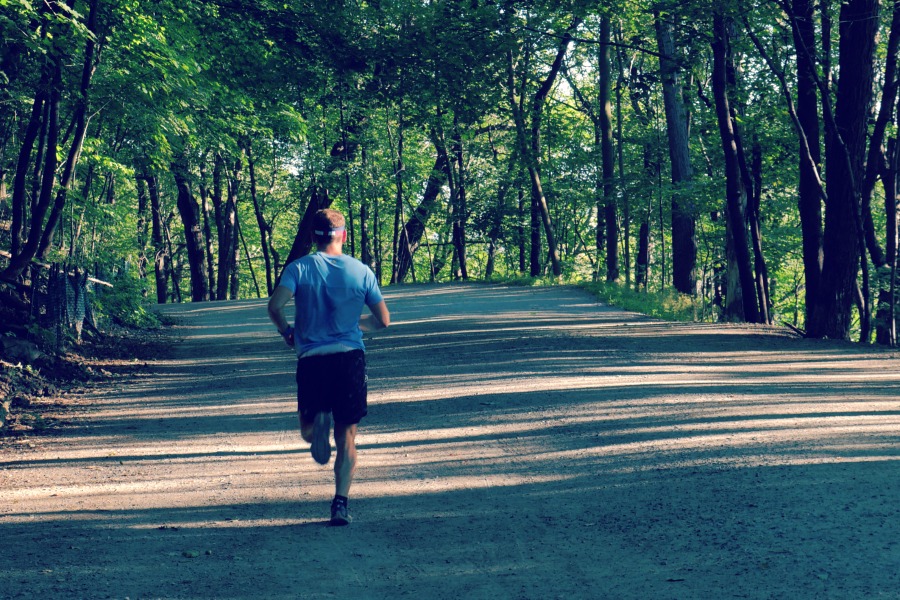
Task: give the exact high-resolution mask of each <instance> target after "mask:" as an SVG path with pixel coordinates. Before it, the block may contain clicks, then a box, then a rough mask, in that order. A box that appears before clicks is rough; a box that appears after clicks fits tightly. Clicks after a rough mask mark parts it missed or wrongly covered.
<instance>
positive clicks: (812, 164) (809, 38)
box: [791, 0, 824, 323]
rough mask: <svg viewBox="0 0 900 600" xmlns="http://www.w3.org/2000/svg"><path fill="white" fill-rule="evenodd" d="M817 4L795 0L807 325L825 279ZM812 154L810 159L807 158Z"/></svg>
mask: <svg viewBox="0 0 900 600" xmlns="http://www.w3.org/2000/svg"><path fill="white" fill-rule="evenodd" d="M814 2H815V0H792V3H791V10H792V12H793V14H792V15H791V17H792V22H793V23H794V27H793V35H794V45H795V46H796V48H797V52H796V56H797V119H798V121H799V123H800V126H801V127H802V129H803V133H804V135H805V137H806V143H803V142H801V144H800V146H801V147H800V153H801V156H800V166H799V185H798V190H797V203H798V206H799V209H800V231H801V233H802V236H803V273H804V277H805V279H806V292H805V294H806V322H807V323H808V322H809V318H810V315H811V313H812V308H813V307H814V306H815V303H816V299H817V297H818V289H819V281H820V279H821V277H822V261H823V259H824V255H823V250H822V194H821V182H820V181H819V175H818V172H817V168H818V167H819V165H820V163H821V161H822V158H821V152H820V150H819V145H820V143H821V142H820V136H819V101H818V92H817V86H816V64H815V61H814V59H813V57H814V56H815V50H816V23H815V18H814ZM807 152H808V153H809V155H810V156H809V157H807V156H804V154H806V153H807Z"/></svg>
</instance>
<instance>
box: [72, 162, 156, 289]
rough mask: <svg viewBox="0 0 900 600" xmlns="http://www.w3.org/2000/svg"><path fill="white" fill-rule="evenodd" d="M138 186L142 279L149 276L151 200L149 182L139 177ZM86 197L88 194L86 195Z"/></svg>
mask: <svg viewBox="0 0 900 600" xmlns="http://www.w3.org/2000/svg"><path fill="white" fill-rule="evenodd" d="M135 183H136V184H137V199H138V208H137V243H138V273H140V278H141V279H144V278H145V277H146V276H147V212H148V208H149V206H148V204H149V200H148V198H147V182H146V181H145V180H144V179H143V178H142V177H141V176H140V175H138V176H137V177H135ZM85 196H86V194H85ZM71 246H72V247H73V248H74V246H75V242H74V239H73V240H72V244H71Z"/></svg>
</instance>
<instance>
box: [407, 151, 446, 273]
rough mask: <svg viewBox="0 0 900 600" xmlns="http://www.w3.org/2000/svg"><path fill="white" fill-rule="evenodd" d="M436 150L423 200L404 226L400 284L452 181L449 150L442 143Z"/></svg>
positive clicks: (410, 266)
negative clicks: (448, 184) (432, 214)
mask: <svg viewBox="0 0 900 600" xmlns="http://www.w3.org/2000/svg"><path fill="white" fill-rule="evenodd" d="M432 137H436V136H432ZM435 149H436V151H437V157H436V158H435V161H434V167H433V168H432V169H431V173H430V174H429V176H428V181H427V182H426V184H425V192H424V193H423V194H422V200H421V202H419V206H417V207H416V210H415V211H414V212H413V214H412V215H411V216H410V218H409V220H407V222H406V224H405V225H404V238H405V239H406V240H407V243H406V244H402V245H401V246H400V256H399V259H398V261H397V262H398V265H397V282H398V283H403V282H404V281H405V280H406V276H407V274H408V273H409V271H410V269H411V268H412V255H413V254H414V253H415V251H416V250H418V248H419V245H420V244H421V242H422V236H423V235H424V234H425V224H426V223H427V222H428V218H429V217H430V216H431V213H432V212H433V211H434V209H435V207H436V206H437V204H438V199H439V198H440V195H441V189H442V188H443V187H444V186H445V185H446V184H447V181H448V180H449V179H450V160H449V157H448V156H447V149H446V147H445V146H444V145H443V144H442V143H436V144H435Z"/></svg>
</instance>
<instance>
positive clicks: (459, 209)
mask: <svg viewBox="0 0 900 600" xmlns="http://www.w3.org/2000/svg"><path fill="white" fill-rule="evenodd" d="M453 158H454V162H456V173H457V177H456V193H455V194H453V201H454V206H453V223H452V227H453V251H454V252H455V253H456V257H457V260H458V261H459V262H458V264H459V275H460V277H461V278H462V279H463V280H466V279H468V278H469V268H468V264H467V261H466V212H467V210H468V207H467V206H466V166H465V162H464V160H463V146H462V136H461V135H460V132H459V121H458V120H457V118H456V115H454V116H453Z"/></svg>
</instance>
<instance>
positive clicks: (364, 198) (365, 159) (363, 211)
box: [359, 146, 375, 268]
mask: <svg viewBox="0 0 900 600" xmlns="http://www.w3.org/2000/svg"><path fill="white" fill-rule="evenodd" d="M360 156H361V159H362V169H363V173H364V175H363V181H365V182H366V185H367V187H368V177H367V176H366V175H365V174H366V173H368V172H369V154H368V152H367V151H366V148H365V146H363V147H362V150H361V153H360ZM359 243H360V261H362V263H363V264H365V265H368V266H369V267H370V268H374V266H375V261H374V257H373V256H372V241H371V239H370V237H369V194H368V190H363V193H362V194H361V195H360V198H359Z"/></svg>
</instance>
